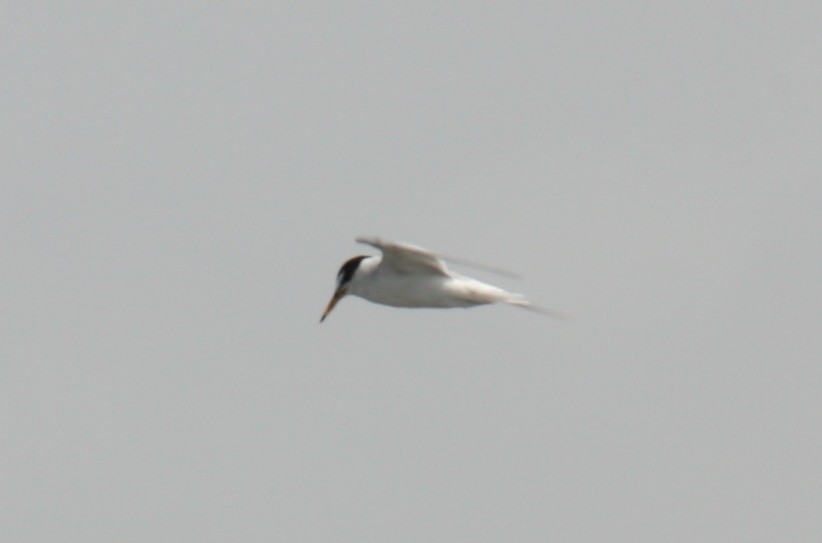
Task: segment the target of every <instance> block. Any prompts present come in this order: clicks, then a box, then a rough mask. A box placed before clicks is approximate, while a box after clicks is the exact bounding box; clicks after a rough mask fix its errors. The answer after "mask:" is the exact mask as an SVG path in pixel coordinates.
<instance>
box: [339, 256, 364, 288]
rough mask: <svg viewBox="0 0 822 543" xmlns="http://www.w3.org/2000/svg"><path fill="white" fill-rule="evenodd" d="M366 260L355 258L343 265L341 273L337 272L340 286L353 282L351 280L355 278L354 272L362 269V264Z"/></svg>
mask: <svg viewBox="0 0 822 543" xmlns="http://www.w3.org/2000/svg"><path fill="white" fill-rule="evenodd" d="M364 258H366V257H365V256H355V257H354V258H351V259H349V260H348V261H347V262H346V263H345V264H343V265H342V267H341V268H340V271H339V272H337V283H339V284H340V285H344V284H346V283H348V282H349V281H351V278H352V277H354V272H356V271H357V268H359V267H360V262H362V260H363V259H364Z"/></svg>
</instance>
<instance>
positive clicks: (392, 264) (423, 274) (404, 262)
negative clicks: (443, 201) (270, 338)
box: [320, 237, 550, 322]
mask: <svg viewBox="0 0 822 543" xmlns="http://www.w3.org/2000/svg"><path fill="white" fill-rule="evenodd" d="M356 241H357V243H363V244H365V245H370V246H372V247H375V248H377V249H379V250H380V251H381V252H382V255H371V256H365V255H362V256H355V257H354V258H351V259H349V260H347V261H346V262H345V263H344V264H343V265H342V267H341V268H340V271H339V272H338V273H337V286H336V289H335V290H334V295H333V296H332V297H331V301H330V302H328V306H327V307H326V308H325V311H324V312H323V315H322V317H321V318H320V322H323V321H324V320H325V318H326V317H327V316H328V315H329V313H331V310H332V309H334V306H335V305H337V302H339V301H340V300H341V299H342V298H343V297H344V296H346V295H349V294H350V295H353V296H359V297H360V298H364V299H366V300H368V301H369V302H373V303H375V304H382V305H389V306H394V307H438V308H451V307H473V306H477V305H485V304H493V303H505V304H510V305H513V306H516V307H522V308H525V309H530V310H532V311H537V312H539V313H546V314H550V312H547V311H545V310H543V309H541V308H539V307H537V306H534V305H532V304H531V303H530V302H529V301H528V300H526V299H525V297H524V296H523V295H522V294H515V293H513V292H508V291H506V290H503V289H501V288H499V287H495V286H493V285H489V284H487V283H483V282H482V281H478V280H476V279H472V278H470V277H465V276H463V275H459V274H457V273H454V272H452V271H449V270H448V269H447V268H446V267H445V263H444V261H443V259H444V258H445V257H440V256H437V255H435V254H434V253H431V252H430V251H427V250H426V249H423V248H422V247H417V246H415V245H408V244H405V243H392V242H389V241H383V240H381V239H378V238H370V237H368V238H366V237H360V238H357V240H356ZM445 260H450V261H452V262H461V263H463V264H466V265H471V264H469V263H467V262H465V261H458V260H456V259H450V258H445ZM474 267H478V268H484V269H486V270H492V271H498V270H493V268H487V267H483V266H478V265H474Z"/></svg>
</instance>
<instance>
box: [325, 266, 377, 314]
mask: <svg viewBox="0 0 822 543" xmlns="http://www.w3.org/2000/svg"><path fill="white" fill-rule="evenodd" d="M364 258H367V257H366V256H355V257H354V258H350V259H348V260H347V261H346V262H345V264H343V265H342V266H341V267H340V271H338V272H337V287H336V288H335V289H334V295H333V296H332V297H331V301H330V302H328V306H326V308H325V311H324V312H323V316H322V317H321V318H320V322H322V321H324V320H325V318H326V317H327V316H328V314H329V313H331V310H332V309H334V306H335V305H337V302H339V301H340V300H342V298H343V297H344V296H345V295H346V294H348V286H349V285H350V284H351V281H353V280H354V278H355V276H356V274H357V270H358V269H359V267H360V263H362V261H363V259H364Z"/></svg>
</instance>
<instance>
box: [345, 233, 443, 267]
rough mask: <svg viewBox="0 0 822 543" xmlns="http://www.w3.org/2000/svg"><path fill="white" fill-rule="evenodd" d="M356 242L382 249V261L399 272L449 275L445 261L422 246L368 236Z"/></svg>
mask: <svg viewBox="0 0 822 543" xmlns="http://www.w3.org/2000/svg"><path fill="white" fill-rule="evenodd" d="M357 243H364V244H365V245H370V246H372V247H375V248H377V249H379V250H380V251H382V263H383V264H384V265H386V266H389V267H391V268H393V269H394V270H395V271H397V272H399V273H418V274H419V273H424V274H430V275H441V276H443V277H451V274H450V273H448V270H447V269H446V267H445V263H444V262H443V261H442V260H441V259H440V258H438V257H437V255H435V254H434V253H431V252H430V251H426V250H425V249H423V248H422V247H417V246H416V245H409V244H407V243H395V242H390V241H383V240H381V239H379V238H370V237H359V238H357Z"/></svg>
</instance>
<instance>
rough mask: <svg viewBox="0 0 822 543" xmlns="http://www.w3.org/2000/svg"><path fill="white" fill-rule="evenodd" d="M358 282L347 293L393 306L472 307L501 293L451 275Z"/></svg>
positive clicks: (393, 277) (488, 286) (484, 285)
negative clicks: (453, 277)
mask: <svg viewBox="0 0 822 543" xmlns="http://www.w3.org/2000/svg"><path fill="white" fill-rule="evenodd" d="M374 279H375V280H374V281H369V282H368V283H367V284H360V285H357V288H356V289H353V290H352V291H351V292H350V293H351V294H353V295H354V296H359V297H360V298H365V299H366V300H368V301H369V302H373V303H376V304H382V305H390V306H394V307H471V306H474V305H482V304H487V303H491V302H493V301H496V300H494V299H493V298H494V296H495V295H496V294H497V293H504V291H502V290H501V289H497V288H496V287H493V286H491V285H486V284H485V283H481V282H479V281H464V280H461V279H460V280H457V279H452V278H450V277H435V276H434V277H432V276H425V277H422V278H420V277H419V276H415V275H393V274H392V275H390V276H381V277H376V278H374Z"/></svg>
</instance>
